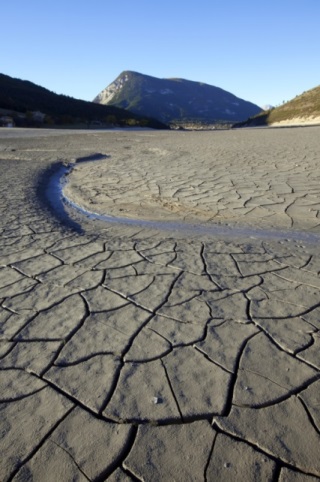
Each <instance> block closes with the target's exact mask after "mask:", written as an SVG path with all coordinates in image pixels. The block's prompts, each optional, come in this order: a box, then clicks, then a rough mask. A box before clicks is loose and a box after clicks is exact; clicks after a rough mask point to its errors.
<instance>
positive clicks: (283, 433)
mask: <svg viewBox="0 0 320 482" xmlns="http://www.w3.org/2000/svg"><path fill="white" fill-rule="evenodd" d="M214 421H215V422H216V423H217V424H218V426H219V427H220V428H221V429H222V430H224V431H226V432H228V433H230V434H232V435H235V436H236V437H238V438H240V439H242V440H247V441H248V442H250V443H252V444H254V445H256V446H257V447H258V448H260V449H261V450H263V451H264V452H266V453H267V454H270V455H272V456H274V457H276V458H277V459H280V460H282V461H283V462H284V463H286V464H289V465H290V466H293V467H296V468H297V469H299V470H300V471H302V472H305V473H307V474H312V475H316V476H318V477H319V476H320V458H319V453H320V437H319V433H318V432H317V431H316V430H315V428H314V427H313V425H312V424H311V423H310V420H309V417H308V415H307V413H306V411H305V409H304V407H303V405H302V403H301V402H300V400H298V399H297V397H295V396H292V397H291V398H289V399H288V400H285V401H284V402H281V403H278V404H276V405H273V406H271V407H266V408H259V409H256V408H240V407H233V408H232V410H231V412H230V415H229V416H228V417H226V418H224V417H217V418H215V419H214Z"/></svg>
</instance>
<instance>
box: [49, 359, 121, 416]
mask: <svg viewBox="0 0 320 482" xmlns="http://www.w3.org/2000/svg"><path fill="white" fill-rule="evenodd" d="M119 366H120V361H119V359H118V358H117V357H114V356H113V355H97V356H94V357H92V358H90V359H89V360H85V361H82V362H81V363H77V364H76V365H70V366H63V367H60V366H53V367H52V368H50V370H49V371H48V372H47V373H46V378H47V379H48V380H49V381H50V382H52V383H53V384H54V385H56V386H57V387H59V388H60V389H61V390H63V391H64V392H65V393H68V394H69V395H71V396H72V397H73V398H75V399H77V400H79V402H80V403H81V404H83V405H85V406H87V407H89V408H90V409H91V410H93V411H95V412H99V410H100V409H101V407H102V406H103V404H104V402H105V400H106V398H108V396H109V394H110V392H111V391H112V387H113V384H114V382H115V378H116V375H117V373H118V370H119Z"/></svg>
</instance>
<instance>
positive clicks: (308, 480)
mask: <svg viewBox="0 0 320 482" xmlns="http://www.w3.org/2000/svg"><path fill="white" fill-rule="evenodd" d="M319 480H320V478H318V477H313V476H312V475H306V474H302V473H301V472H295V471H294V470H290V469H287V468H283V469H281V472H280V476H279V482H319Z"/></svg>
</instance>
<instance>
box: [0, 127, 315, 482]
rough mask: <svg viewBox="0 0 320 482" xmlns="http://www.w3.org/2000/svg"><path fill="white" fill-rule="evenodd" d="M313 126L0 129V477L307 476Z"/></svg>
mask: <svg viewBox="0 0 320 482" xmlns="http://www.w3.org/2000/svg"><path fill="white" fill-rule="evenodd" d="M319 134H320V129H319V128H317V127H312V128H308V129H306V128H301V129H281V130H273V129H270V130H255V131H249V130H247V131H241V132H239V131H235V132H231V131H228V132H210V133H202V132H198V133H192V132H189V133H183V132H181V133H180V132H154V131H133V132H117V131H111V132H96V131H93V132H90V133H86V132H73V133H72V132H67V131H63V132H59V131H32V130H30V131H25V130H16V129H14V130H0V159H1V161H0V166H1V176H0V204H1V208H2V209H1V211H2V214H1V219H0V224H1V248H0V302H1V309H0V310H1V311H0V411H1V415H0V434H1V435H0V453H1V457H0V480H1V481H19V482H22V481H26V480H34V481H39V482H41V481H43V480H46V481H55V482H56V481H57V480H59V481H70V480H75V481H88V480H89V481H104V480H110V481H131V480H138V481H168V480H177V481H198V480H199V481H200V480H203V481H240V480H245V481H252V482H256V481H267V480H270V481H280V482H289V481H297V482H300V481H301V482H313V481H316V480H320V457H319V453H320V354H319V353H320V351H319V348H320V341H319V340H320V337H319V333H320V277H319V273H320V248H319V243H317V242H314V243H305V242H301V241H299V239H298V238H297V239H296V235H295V237H294V238H292V237H291V236H290V230H293V231H301V232H302V231H303V232H305V233H309V232H312V233H319V234H320V232H319V231H320V228H319V225H318V222H319V217H320V215H318V213H319V211H318V209H320V208H319V206H320V203H319V199H320V192H319V191H320V182H319V181H320V179H319V177H320V169H319V161H320V159H319V151H320V149H319V148H320V141H319V139H320V136H319ZM97 153H99V155H103V156H105V159H102V158H100V159H98V160H97V161H94V162H83V163H81V164H78V165H76V168H75V170H74V171H73V172H72V173H71V174H70V175H69V184H68V185H67V187H66V193H67V195H68V196H69V197H70V198H72V199H73V200H75V201H76V202H77V203H78V204H81V205H82V206H84V207H86V208H87V209H90V210H91V211H93V210H94V211H98V212H101V213H105V212H106V213H111V214H114V215H122V214H123V215H125V216H126V217H132V218H142V219H157V220H163V219H164V220H173V221H175V220H178V221H181V220H185V221H190V222H193V223H195V221H197V220H199V221H201V222H211V223H212V222H213V223H217V222H222V221H227V222H228V223H229V224H230V225H241V226H249V227H250V226H254V227H255V228H259V229H264V230H266V229H271V231H270V237H269V239H268V237H266V236H264V238H263V239H262V238H260V237H259V236H258V235H257V236H255V237H254V238H253V237H249V236H248V237H245V236H242V237H241V238H240V237H238V236H234V237H232V236H228V237H227V238H224V237H223V236H222V235H219V234H217V235H211V236H210V235H204V234H201V235H200V234H199V235H197V233H196V232H195V231H194V232H193V234H192V235H191V234H188V232H187V231H186V232H184V231H183V230H182V231H180V232H179V231H177V230H176V229H173V230H172V231H170V230H166V231H162V230H161V229H160V228H159V229H155V228H148V227H145V226H139V225H125V224H121V225H118V224H116V223H100V222H97V221H92V220H90V219H86V218H85V217H84V216H82V215H81V214H79V213H77V212H76V211H74V210H72V209H70V208H69V209H68V208H66V212H65V214H64V215H63V216H62V215H61V213H60V214H57V213H55V212H54V210H53V209H52V207H50V206H49V203H48V200H47V199H46V197H45V193H44V191H45V189H46V184H47V181H48V178H49V176H50V175H51V174H52V172H53V170H52V166H54V165H55V164H56V163H57V162H61V161H64V162H66V163H68V162H75V160H77V159H83V158H86V159H89V158H90V156H94V155H95V154H97ZM93 205H94V208H93V207H92V206H93ZM275 229H283V230H286V229H287V230H288V236H287V238H285V239H282V240H276V239H273V237H272V233H273V230H275ZM264 233H265V231H264Z"/></svg>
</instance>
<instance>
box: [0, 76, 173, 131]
mask: <svg viewBox="0 0 320 482" xmlns="http://www.w3.org/2000/svg"><path fill="white" fill-rule="evenodd" d="M0 108H1V109H6V110H8V111H13V112H21V113H27V112H34V111H40V112H42V113H43V114H46V116H50V117H51V121H52V122H53V123H64V122H66V123H74V122H79V121H80V122H91V121H100V122H109V123H116V124H119V125H143V126H148V127H155V128H165V127H166V126H164V125H163V124H161V123H159V122H158V121H156V120H153V119H148V118H143V117H142V116H139V115H136V114H133V113H131V112H128V111H127V110H124V109H119V108H117V107H113V106H102V105H97V104H94V103H93V102H86V101H84V100H78V99H74V98H72V97H68V96H65V95H58V94H55V93H54V92H51V91H50V90H47V89H45V88H44V87H40V86H39V85H36V84H34V83H32V82H29V81H26V80H21V79H15V78H13V77H9V76H8V75H4V74H0Z"/></svg>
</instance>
